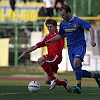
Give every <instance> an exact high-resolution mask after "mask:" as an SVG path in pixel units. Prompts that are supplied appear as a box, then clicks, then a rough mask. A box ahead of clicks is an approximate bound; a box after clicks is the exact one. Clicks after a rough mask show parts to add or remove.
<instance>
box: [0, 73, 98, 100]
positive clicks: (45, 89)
mask: <svg viewBox="0 0 100 100" xmlns="http://www.w3.org/2000/svg"><path fill="white" fill-rule="evenodd" d="M2 74H3V73H2ZM13 74H14V73H13ZM17 74H18V73H17ZM24 74H25V73H24ZM33 74H34V73H33ZM38 74H39V73H38ZM41 74H43V73H40V75H41ZM0 75H1V74H0ZM3 75H4V74H3ZM7 75H8V73H7ZM9 75H10V73H9ZM9 75H8V76H9ZM35 75H36V73H35ZM58 78H59V79H65V78H67V79H68V81H69V85H70V86H71V88H72V89H73V86H75V78H74V74H73V73H63V74H61V73H59V74H58ZM15 79H16V78H15ZM33 80H34V78H33ZM30 81H31V80H7V79H4V80H3V79H2V80H0V100H100V88H98V87H97V84H96V82H95V81H94V80H93V79H83V81H82V93H81V94H74V93H67V91H66V90H65V89H64V88H63V87H62V86H56V87H55V88H54V89H53V90H50V89H49V86H48V85H46V84H45V83H44V81H41V80H38V82H39V83H40V85H41V89H40V91H39V92H37V93H30V92H29V91H28V89H27V85H28V83H29V82H30Z"/></svg>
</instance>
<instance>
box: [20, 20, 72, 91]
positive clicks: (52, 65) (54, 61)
mask: <svg viewBox="0 0 100 100" xmlns="http://www.w3.org/2000/svg"><path fill="white" fill-rule="evenodd" d="M45 25H46V27H47V29H48V31H49V34H47V35H46V36H45V37H43V38H42V40H41V41H40V42H38V43H37V44H36V45H34V46H32V47H30V48H28V49H27V50H26V51H24V52H23V53H22V54H21V55H20V56H19V58H18V59H20V58H22V57H23V56H25V55H26V54H28V53H30V52H32V51H34V50H36V49H38V48H40V47H44V46H47V51H48V54H45V55H43V56H42V57H40V58H39V59H38V63H39V64H40V66H41V67H42V68H43V70H44V78H45V83H46V84H50V89H53V88H54V87H55V86H56V85H59V86H60V85H62V86H64V88H65V89H66V90H67V91H68V92H72V91H71V88H70V87H69V86H68V81H67V80H66V79H64V80H58V78H57V77H55V76H54V73H57V70H58V64H60V63H61V61H62V49H63V47H64V38H61V39H60V40H58V41H56V42H53V43H51V44H50V45H46V41H47V40H49V39H52V38H53V37H55V36H56V35H58V31H57V22H56V20H53V19H48V20H46V22H45Z"/></svg>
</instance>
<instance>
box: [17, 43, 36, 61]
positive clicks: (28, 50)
mask: <svg viewBox="0 0 100 100" xmlns="http://www.w3.org/2000/svg"><path fill="white" fill-rule="evenodd" d="M37 48H38V46H37V45H34V46H32V47H30V48H28V49H27V50H26V51H24V52H23V53H22V54H21V55H20V56H19V57H18V60H19V59H21V58H22V57H24V56H25V55H26V54H28V53H30V52H32V51H34V50H36V49H37Z"/></svg>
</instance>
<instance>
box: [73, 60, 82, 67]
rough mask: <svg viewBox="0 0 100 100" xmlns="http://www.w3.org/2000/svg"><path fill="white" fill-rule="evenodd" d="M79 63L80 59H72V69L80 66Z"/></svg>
mask: <svg viewBox="0 0 100 100" xmlns="http://www.w3.org/2000/svg"><path fill="white" fill-rule="evenodd" d="M80 63H81V59H80V58H75V59H74V67H78V66H80Z"/></svg>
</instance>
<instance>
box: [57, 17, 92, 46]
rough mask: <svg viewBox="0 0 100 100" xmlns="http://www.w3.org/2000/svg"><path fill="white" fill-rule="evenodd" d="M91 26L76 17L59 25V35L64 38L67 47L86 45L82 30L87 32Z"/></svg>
mask: <svg viewBox="0 0 100 100" xmlns="http://www.w3.org/2000/svg"><path fill="white" fill-rule="evenodd" d="M90 28H91V25H90V24H89V23H88V22H87V21H85V20H82V19H80V18H78V17H74V16H73V17H72V19H71V20H70V21H66V20H63V21H62V22H61V23H60V29H59V35H61V36H63V35H65V36H66V39H67V45H68V46H77V45H86V41H85V35H84V29H86V30H89V29H90Z"/></svg>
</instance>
